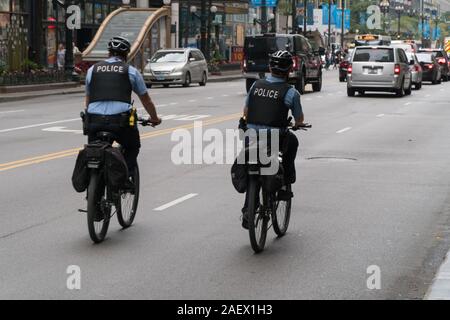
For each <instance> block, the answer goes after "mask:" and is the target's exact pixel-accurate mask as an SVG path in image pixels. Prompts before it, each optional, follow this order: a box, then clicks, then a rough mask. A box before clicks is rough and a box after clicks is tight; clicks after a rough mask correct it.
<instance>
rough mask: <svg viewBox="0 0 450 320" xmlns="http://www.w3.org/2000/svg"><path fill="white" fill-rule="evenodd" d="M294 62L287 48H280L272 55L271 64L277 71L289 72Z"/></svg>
mask: <svg viewBox="0 0 450 320" xmlns="http://www.w3.org/2000/svg"><path fill="white" fill-rule="evenodd" d="M293 64H294V62H293V61H292V54H291V53H290V52H289V51H286V50H279V51H277V52H275V53H274V54H272V55H271V56H270V61H269V65H270V68H271V69H272V70H273V71H275V72H280V73H288V72H289V71H290V70H291V68H292V65H293Z"/></svg>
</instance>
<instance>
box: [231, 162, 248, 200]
mask: <svg viewBox="0 0 450 320" xmlns="http://www.w3.org/2000/svg"><path fill="white" fill-rule="evenodd" d="M231 182H232V183H233V186H234V188H235V189H236V191H237V192H239V193H245V192H246V191H247V183H248V174H247V165H245V164H239V163H238V161H237V159H236V160H234V163H233V165H232V166H231Z"/></svg>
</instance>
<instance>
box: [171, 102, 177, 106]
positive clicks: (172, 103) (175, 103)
mask: <svg viewBox="0 0 450 320" xmlns="http://www.w3.org/2000/svg"><path fill="white" fill-rule="evenodd" d="M177 104H178V102H171V103H170V105H171V106H175V105H177Z"/></svg>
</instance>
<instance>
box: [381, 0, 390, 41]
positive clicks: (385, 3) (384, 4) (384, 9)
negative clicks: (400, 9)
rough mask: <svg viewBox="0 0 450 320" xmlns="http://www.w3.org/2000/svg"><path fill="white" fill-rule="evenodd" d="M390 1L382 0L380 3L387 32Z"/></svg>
mask: <svg viewBox="0 0 450 320" xmlns="http://www.w3.org/2000/svg"><path fill="white" fill-rule="evenodd" d="M390 5H391V4H390V3H389V1H388V0H382V1H381V3H380V8H381V12H382V13H383V15H384V33H387V31H386V25H387V15H388V14H389V7H390Z"/></svg>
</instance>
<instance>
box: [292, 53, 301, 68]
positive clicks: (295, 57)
mask: <svg viewBox="0 0 450 320" xmlns="http://www.w3.org/2000/svg"><path fill="white" fill-rule="evenodd" d="M292 62H293V65H292V68H293V69H294V70H298V67H299V66H300V63H299V61H298V57H297V56H294V57H293V58H292Z"/></svg>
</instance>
